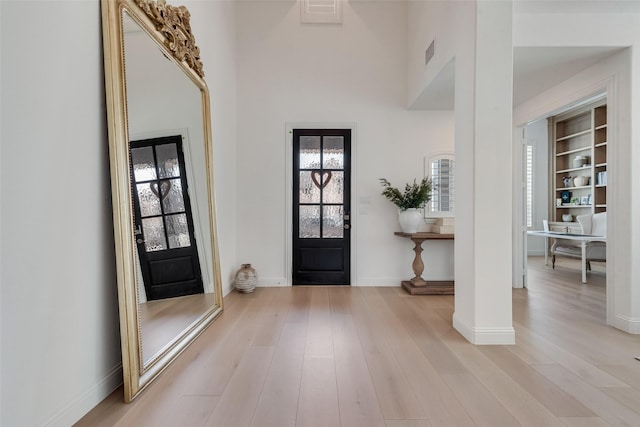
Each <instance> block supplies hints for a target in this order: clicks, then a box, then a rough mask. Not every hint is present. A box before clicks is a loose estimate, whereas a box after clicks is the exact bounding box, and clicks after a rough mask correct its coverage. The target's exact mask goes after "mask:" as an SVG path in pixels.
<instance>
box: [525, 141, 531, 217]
mask: <svg viewBox="0 0 640 427" xmlns="http://www.w3.org/2000/svg"><path fill="white" fill-rule="evenodd" d="M525 147H526V153H525V155H526V157H525V162H526V164H525V176H526V186H527V188H526V197H527V227H533V145H525Z"/></svg>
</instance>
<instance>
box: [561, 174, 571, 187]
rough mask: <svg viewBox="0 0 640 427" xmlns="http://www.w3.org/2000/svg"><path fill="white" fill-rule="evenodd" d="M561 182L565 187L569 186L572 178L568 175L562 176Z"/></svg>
mask: <svg viewBox="0 0 640 427" xmlns="http://www.w3.org/2000/svg"><path fill="white" fill-rule="evenodd" d="M562 183H563V184H564V187H565V188H569V187H571V184H572V183H573V178H572V177H570V176H565V177H564V178H562Z"/></svg>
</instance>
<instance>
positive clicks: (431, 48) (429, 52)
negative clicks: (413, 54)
mask: <svg viewBox="0 0 640 427" xmlns="http://www.w3.org/2000/svg"><path fill="white" fill-rule="evenodd" d="M435 51H436V48H435V40H432V41H431V44H430V45H429V47H428V48H427V50H425V51H424V65H425V66H426V65H427V64H428V63H429V61H431V58H433V55H434V53H435Z"/></svg>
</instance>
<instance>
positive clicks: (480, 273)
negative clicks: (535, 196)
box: [453, 0, 515, 344]
mask: <svg viewBox="0 0 640 427" xmlns="http://www.w3.org/2000/svg"><path fill="white" fill-rule="evenodd" d="M458 25H460V27H461V28H459V29H458V30H462V31H464V32H465V34H466V36H465V37H462V38H461V40H460V41H459V43H460V45H459V46H458V49H457V50H456V52H457V53H456V89H455V91H456V95H455V103H456V105H455V113H456V125H455V129H456V137H455V139H456V141H455V147H456V186H457V194H456V244H455V252H456V262H455V269H456V271H455V277H456V294H455V313H454V316H453V325H454V327H455V328H456V329H457V330H458V331H459V332H460V333H461V334H462V335H463V336H465V337H466V338H467V339H468V340H469V341H470V342H472V343H474V344H513V343H514V342H515V333H514V330H513V326H512V314H511V285H512V283H511V280H512V274H511V270H512V262H511V258H512V239H511V235H512V233H511V229H512V220H511V216H512V203H511V201H512V174H511V159H512V155H511V153H512V90H513V83H512V81H513V48H512V3H511V1H489V0H480V1H477V2H475V4H474V3H471V2H470V6H469V7H468V8H467V9H466V10H465V14H464V17H461V18H460V21H459V22H458Z"/></svg>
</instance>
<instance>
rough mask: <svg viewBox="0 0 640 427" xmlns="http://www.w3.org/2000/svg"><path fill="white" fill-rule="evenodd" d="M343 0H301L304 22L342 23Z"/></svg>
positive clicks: (301, 17)
mask: <svg viewBox="0 0 640 427" xmlns="http://www.w3.org/2000/svg"><path fill="white" fill-rule="evenodd" d="M342 2H343V0H300V20H301V22H302V23H304V24H342Z"/></svg>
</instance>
